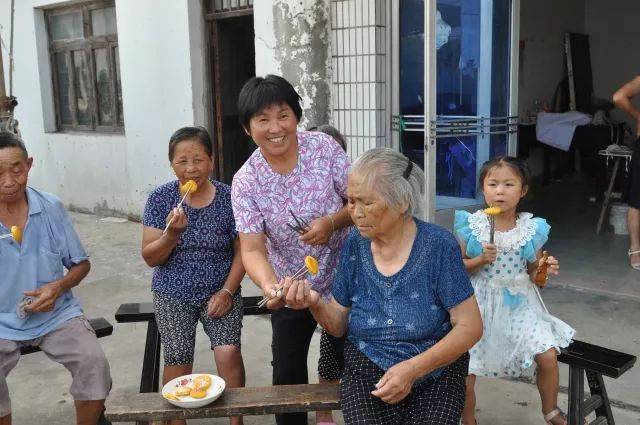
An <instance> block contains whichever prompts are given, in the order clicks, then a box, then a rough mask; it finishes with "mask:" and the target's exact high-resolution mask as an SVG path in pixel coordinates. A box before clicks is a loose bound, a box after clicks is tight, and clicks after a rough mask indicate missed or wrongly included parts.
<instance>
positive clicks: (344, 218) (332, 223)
mask: <svg viewBox="0 0 640 425" xmlns="http://www.w3.org/2000/svg"><path fill="white" fill-rule="evenodd" d="M352 224H353V221H351V216H350V215H349V211H348V210H347V206H346V205H345V206H344V207H342V208H341V209H340V210H339V211H337V212H335V213H332V214H328V215H325V216H322V217H319V218H317V219H315V220H313V221H312V222H311V223H310V224H309V228H308V230H307V231H306V232H305V233H304V234H303V235H302V236H300V240H301V241H302V242H304V243H307V244H309V245H324V244H326V243H327V242H328V241H329V238H331V235H332V234H333V232H334V231H336V230H338V229H341V228H343V227H348V226H351V225H352Z"/></svg>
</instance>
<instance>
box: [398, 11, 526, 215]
mask: <svg viewBox="0 0 640 425" xmlns="http://www.w3.org/2000/svg"><path fill="white" fill-rule="evenodd" d="M427 2H428V6H430V7H433V4H432V2H435V3H436V4H435V9H436V10H435V28H434V31H433V30H432V34H433V35H434V37H433V38H429V39H430V40H432V41H435V54H434V55H432V57H435V66H434V67H432V68H431V69H433V70H434V75H435V78H434V79H435V82H434V83H433V85H434V87H432V88H431V89H430V92H431V93H434V95H435V99H430V100H431V102H432V103H431V105H433V106H432V108H433V107H434V108H435V119H434V120H433V121H432V122H431V123H429V125H427V126H426V127H427V128H428V129H430V137H431V138H433V139H434V141H435V143H434V146H435V165H434V167H435V176H434V179H433V180H434V181H435V194H436V197H435V208H436V209H446V208H458V207H463V206H467V205H474V204H478V203H480V202H481V197H480V193H479V190H478V187H477V176H478V171H479V169H480V167H481V166H482V164H483V163H484V162H485V161H486V160H488V159H489V158H491V157H493V156H497V155H503V154H505V153H506V152H507V142H508V135H509V133H510V132H512V131H514V130H515V129H516V128H515V124H517V119H516V118H514V117H509V95H510V91H509V90H510V65H511V63H510V59H511V57H510V56H511V55H510V45H511V34H510V27H511V0H427ZM399 5H400V11H399V26H400V42H399V43H400V49H399V50H400V52H399V67H400V81H399V112H400V115H399V117H397V119H396V124H397V126H396V127H397V128H399V130H400V140H399V144H400V149H401V150H402V152H403V153H405V155H407V156H409V157H410V158H412V160H414V161H415V162H416V163H418V164H428V162H429V161H428V159H426V158H425V149H424V146H426V145H427V144H426V143H425V140H426V138H425V134H424V129H425V125H424V116H425V101H424V99H425V96H424V91H425V80H424V75H425V61H424V58H425V50H426V49H425V35H424V34H425V25H424V22H425V0H401V1H400V3H399ZM427 65H429V64H427ZM428 87H429V86H428Z"/></svg>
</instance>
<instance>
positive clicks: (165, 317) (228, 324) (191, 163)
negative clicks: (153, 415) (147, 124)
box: [142, 127, 245, 424]
mask: <svg viewBox="0 0 640 425" xmlns="http://www.w3.org/2000/svg"><path fill="white" fill-rule="evenodd" d="M169 161H170V162H171V167H172V168H173V171H174V173H175V175H176V177H177V178H178V180H174V181H171V182H169V183H166V184H164V185H162V186H160V187H158V188H156V189H155V190H154V191H153V192H151V194H150V195H149V199H148V200H147V205H146V207H145V210H144V217H143V224H144V229H143V233H142V256H143V258H144V260H145V261H146V263H147V264H148V265H149V266H151V267H154V271H153V279H152V287H151V290H152V292H153V302H154V307H155V314H156V321H157V322H158V329H159V331H160V339H161V341H162V347H163V354H164V363H165V367H164V372H163V375H162V380H163V382H164V383H167V382H169V381H170V380H172V379H174V378H176V377H178V376H182V375H186V374H189V373H191V371H192V366H193V351H194V345H195V336H196V326H197V324H198V321H200V322H201V323H202V326H203V327H204V330H205V332H206V333H207V335H208V336H209V339H210V340H211V349H212V350H213V353H214V357H215V361H216V366H217V369H218V373H219V374H220V376H221V377H222V378H223V379H224V380H225V381H226V383H227V386H228V387H231V388H233V387H241V386H244V365H243V362H242V355H241V352H240V329H241V327H242V296H241V294H240V282H241V281H242V278H243V277H244V274H245V271H244V268H243V266H242V260H241V257H240V252H239V248H240V247H239V241H238V232H237V231H236V226H235V221H234V218H233V211H232V209H231V189H230V187H229V186H227V185H225V184H223V183H220V182H218V181H215V180H209V174H210V173H211V171H212V170H213V153H212V144H211V139H210V137H209V134H208V133H207V131H206V130H205V129H204V128H201V127H185V128H181V129H179V130H178V131H176V132H175V133H174V134H173V136H171V139H170V141H169ZM188 180H193V181H195V182H196V184H197V189H196V190H195V191H194V192H192V193H190V194H189V195H188V196H187V198H186V200H185V203H184V204H183V207H181V208H179V209H178V208H176V205H177V204H178V203H179V202H180V200H181V198H182V194H181V193H180V185H181V184H182V185H184V184H185V183H186V182H187V181H188ZM168 222H170V225H169V227H168V229H167V231H166V232H165V233H163V230H164V228H165V227H166V225H167V223H168ZM184 423H185V422H184V421H174V422H172V424H184ZM231 423H232V424H241V423H242V417H240V416H238V417H234V418H231Z"/></svg>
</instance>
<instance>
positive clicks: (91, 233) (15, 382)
mask: <svg viewBox="0 0 640 425" xmlns="http://www.w3.org/2000/svg"><path fill="white" fill-rule="evenodd" d="M563 205H565V204H564V203H563V202H561V201H557V203H556V204H554V205H549V207H550V208H549V211H550V215H548V217H549V219H550V221H551V224H552V225H553V226H554V228H553V232H554V237H553V238H552V240H551V242H550V245H549V247H550V250H551V251H552V252H553V253H554V254H555V255H557V256H558V257H559V258H560V259H561V261H562V276H561V277H560V278H558V279H556V280H555V282H554V283H552V284H551V285H550V286H549V287H548V288H547V289H545V291H544V294H543V296H544V298H545V300H546V302H547V305H548V307H549V310H550V311H552V312H553V313H554V314H556V315H557V316H558V317H560V318H562V319H563V320H565V321H567V322H568V323H570V324H572V325H573V326H574V327H575V328H576V329H577V331H578V335H577V336H578V337H579V338H580V339H583V340H586V341H590V342H593V343H595V344H600V345H605V346H607V347H610V348H613V349H617V350H621V351H624V352H628V353H634V354H638V353H640V290H639V286H640V285H639V282H638V277H640V274H638V273H637V272H635V273H634V272H633V271H632V270H631V269H630V268H629V267H628V266H627V263H626V259H625V257H624V253H625V250H626V240H625V238H623V237H616V236H613V235H610V234H607V235H604V236H595V234H594V233H593V229H595V220H594V219H593V215H594V211H595V210H597V209H596V208H595V207H592V208H591V210H589V209H588V208H587V209H585V210H584V211H574V213H575V214H574V217H573V218H572V219H571V223H569V224H567V223H566V222H563V219H562V214H558V215H557V216H556V215H555V212H557V211H558V210H562V208H564V206H563ZM596 213H597V211H596ZM72 217H73V221H74V223H75V225H76V227H77V229H78V231H79V233H80V235H81V238H82V240H83V241H84V243H85V245H86V247H87V249H88V251H89V252H90V254H91V256H92V265H93V266H92V271H91V273H90V275H89V276H88V277H87V279H86V280H85V282H84V283H83V284H82V285H81V286H80V287H79V288H77V290H76V294H77V295H78V296H79V297H80V299H81V300H82V302H83V304H84V306H85V310H86V314H87V316H89V317H96V316H104V317H106V318H107V319H109V320H110V321H112V322H113V323H114V333H113V335H112V336H110V337H107V338H103V339H101V342H102V345H103V347H104V350H105V352H106V354H107V356H108V358H109V361H110V363H111V367H112V375H113V379H114V382H113V393H114V394H115V393H136V392H137V391H138V385H139V379H140V364H141V360H142V352H143V348H144V336H145V330H146V329H145V325H143V324H116V323H115V320H114V319H113V314H114V312H115V311H116V309H117V307H118V306H119V305H120V304H121V303H125V302H137V301H149V300H150V299H151V295H150V291H149V288H150V283H149V282H150V276H151V270H150V269H149V268H148V267H147V266H146V265H145V264H144V263H143V261H142V259H141V258H140V255H139V247H140V237H141V236H140V225H139V224H137V223H132V222H124V223H114V222H109V221H102V220H101V219H100V217H97V216H93V215H86V214H75V213H74V214H72ZM243 291H244V294H245V295H252V294H256V295H257V290H256V288H255V287H254V285H253V284H252V283H251V282H249V281H246V282H244V283H243ZM270 329H271V328H270V323H269V321H268V318H266V317H255V316H252V317H247V318H246V319H244V328H243V338H242V339H243V345H244V347H243V356H244V358H245V363H246V365H247V385H249V386H258V385H269V384H270V381H271V379H270V376H271V367H270V360H271V353H270V339H271V331H270ZM203 336H204V335H203V333H202V332H200V333H199V334H198V337H199V339H198V342H197V352H196V365H195V370H196V371H202V372H205V371H213V370H214V369H215V367H214V365H213V358H212V357H213V356H212V354H211V352H210V350H209V349H208V347H207V344H206V341H205V338H203ZM249 341H250V343H249ZM312 344H313V346H312V348H311V351H310V353H311V354H310V356H309V370H310V371H312V372H313V373H312V376H313V378H312V379H313V380H315V379H316V376H315V365H316V364H317V357H318V335H316V337H315V338H314V340H313V343H312ZM561 373H562V377H561V383H562V384H563V385H565V386H566V384H567V378H566V373H567V370H566V367H564V366H563V367H562V370H561ZM606 382H607V385H608V388H607V389H608V391H609V395H610V397H611V398H612V399H614V400H615V401H616V406H619V407H621V408H616V409H615V415H616V420H617V423H618V424H622V425H632V424H640V367H638V366H637V367H635V368H634V369H632V370H631V371H629V372H628V373H627V374H625V375H624V376H623V377H621V378H620V379H618V380H606ZM69 384H70V377H69V375H68V373H67V371H66V370H64V369H63V368H62V367H61V366H58V365H56V364H54V363H52V362H50V361H49V360H48V359H47V358H46V357H45V355H44V354H42V353H36V354H31V355H28V356H24V357H23V358H22V359H21V362H20V364H19V365H18V367H17V368H16V369H14V371H13V373H12V374H11V375H10V377H9V386H10V390H11V396H12V399H13V409H14V413H13V415H14V424H18V425H22V424H27V425H32V424H50V425H63V424H64V425H66V424H70V423H73V420H72V419H71V418H72V417H73V401H72V399H71V397H70V396H69V393H68V387H69ZM477 389H478V397H479V400H478V403H479V406H478V418H479V420H480V423H482V424H505V425H508V424H514V425H515V424H518V425H526V424H541V423H543V420H542V416H541V414H540V407H539V398H538V395H537V390H536V388H535V386H533V385H531V384H530V383H526V382H515V381H504V380H493V379H480V380H479V383H478V388H477ZM561 403H564V404H565V405H566V396H564V395H562V396H561ZM312 417H313V415H310V418H312ZM191 423H193V424H205V423H207V424H223V423H227V421H226V420H225V419H220V420H209V421H192V422H191ZM246 423H248V424H272V423H275V422H274V421H273V418H272V417H250V418H247V420H246ZM311 423H312V421H311Z"/></svg>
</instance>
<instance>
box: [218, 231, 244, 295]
mask: <svg viewBox="0 0 640 425" xmlns="http://www.w3.org/2000/svg"><path fill="white" fill-rule="evenodd" d="M244 275H245V270H244V265H243V264H242V254H241V253H240V239H238V238H236V239H235V240H234V241H233V262H232V263H231V270H229V275H228V276H227V280H226V281H225V283H224V286H223V288H225V289H227V290H229V291H230V292H231V293H233V294H235V293H236V291H237V290H238V288H239V287H240V283H241V282H242V278H243V277H244Z"/></svg>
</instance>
